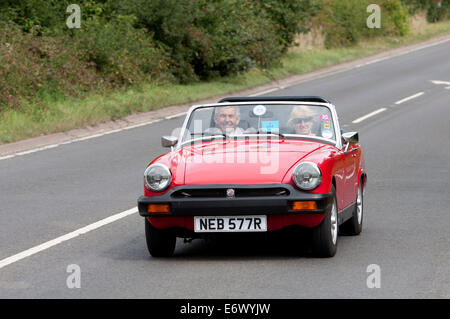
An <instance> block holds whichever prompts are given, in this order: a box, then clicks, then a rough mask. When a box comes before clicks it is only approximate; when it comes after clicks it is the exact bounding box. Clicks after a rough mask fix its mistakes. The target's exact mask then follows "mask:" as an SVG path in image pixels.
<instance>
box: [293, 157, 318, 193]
mask: <svg viewBox="0 0 450 319" xmlns="http://www.w3.org/2000/svg"><path fill="white" fill-rule="evenodd" d="M293 178H294V182H295V185H297V186H298V187H299V188H300V189H303V190H311V189H314V188H316V187H317V186H319V184H320V182H321V181H322V173H321V172H320V168H319V166H317V164H316V163H312V162H302V163H300V164H298V165H297V166H296V167H295V169H294V173H293Z"/></svg>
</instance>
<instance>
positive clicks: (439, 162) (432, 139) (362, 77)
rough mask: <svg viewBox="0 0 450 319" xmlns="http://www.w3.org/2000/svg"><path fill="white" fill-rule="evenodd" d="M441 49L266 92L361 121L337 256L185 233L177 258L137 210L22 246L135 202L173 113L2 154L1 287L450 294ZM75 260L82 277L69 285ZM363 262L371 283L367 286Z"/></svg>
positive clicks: (55, 293)
mask: <svg viewBox="0 0 450 319" xmlns="http://www.w3.org/2000/svg"><path fill="white" fill-rule="evenodd" d="M449 56H450V42H449V41H448V42H445V43H443V44H440V45H436V46H432V47H428V48H425V49H421V50H418V51H415V52H411V53H408V54H405V55H402V56H398V57H394V58H390V59H387V60H383V61H379V62H376V63H373V64H369V65H365V66H361V67H358V68H354V69H352V70H348V71H344V72H339V73H336V74H333V75H329V76H326V77H322V78H319V79H315V80H311V81H308V82H304V83H301V84H298V85H295V86H292V87H289V88H286V89H284V90H280V91H276V92H271V93H270V95H316V94H317V95H321V96H324V97H326V98H328V99H330V100H331V101H332V102H333V103H334V104H335V105H336V107H337V111H338V114H339V116H340V122H341V126H343V128H344V129H346V130H348V131H350V130H357V131H358V132H359V133H360V140H361V143H362V145H363V148H364V152H365V158H366V166H367V173H368V187H367V190H366V196H365V207H364V208H365V217H364V227H363V232H362V233H361V235H360V236H357V237H344V236H342V237H339V241H338V252H337V254H336V256H335V257H334V258H329V259H316V258H313V257H311V256H309V255H308V254H307V253H305V254H304V255H301V256H295V255H293V254H292V253H291V251H290V250H289V249H286V248H284V249H283V243H286V242H283V241H282V240H275V239H272V240H269V241H267V240H264V241H263V240H253V241H252V240H250V241H246V242H245V243H242V242H239V241H231V242H229V243H226V244H225V243H214V242H213V243H210V242H205V241H202V240H196V241H193V242H192V243H183V242H182V241H181V240H180V241H179V242H178V243H177V249H176V252H175V256H174V257H173V258H170V259H153V258H151V257H150V256H149V254H148V252H147V248H146V244H145V237H144V220H143V218H141V217H140V216H139V215H138V214H137V213H132V214H130V215H129V216H127V217H124V218H121V219H118V220H117V221H114V222H111V223H108V224H106V225H104V226H102V227H99V228H96V229H93V230H91V231H89V232H87V233H85V234H82V235H80V236H76V237H74V238H71V239H69V240H66V241H64V242H62V243H60V244H57V245H54V246H52V247H48V249H46V248H43V249H42V250H41V251H39V252H38V253H36V254H33V255H31V256H29V257H26V258H21V257H20V256H19V257H17V255H16V254H18V253H21V252H24V251H25V252H27V251H28V249H30V248H32V247H36V246H38V245H40V244H43V243H46V242H48V241H51V240H54V239H55V238H58V237H60V236H63V235H66V234H69V233H71V232H73V231H75V230H77V229H80V228H83V227H85V226H87V225H91V224H92V223H95V222H97V221H99V220H102V219H104V218H106V217H108V216H111V215H114V214H117V213H120V212H123V211H126V210H128V209H130V208H133V207H135V206H136V199H137V197H138V196H139V195H140V194H142V192H143V186H142V182H143V181H142V174H143V171H144V169H145V166H146V165H147V163H148V162H150V161H151V160H152V159H153V158H154V157H156V156H157V155H160V154H162V153H163V152H165V150H164V149H163V148H162V147H161V146H160V136H161V135H166V134H170V133H171V131H172V130H173V129H174V128H176V127H178V126H180V125H181V122H182V120H183V119H182V118H181V117H179V118H175V119H172V120H167V121H162V122H158V123H154V124H150V125H147V126H143V127H139V128H134V129H131V130H124V131H121V132H117V133H113V134H109V135H105V136H101V137H97V138H93V139H89V140H85V141H80V142H76V143H72V144H67V145H61V146H59V147H56V148H53V149H49V150H45V151H40V152H35V153H31V154H27V155H23V156H17V157H14V158H10V159H5V160H0V181H1V183H0V297H1V298H116V297H124V298H381V297H382V298H449V297H450V249H449V247H450V236H449V232H448V230H449V227H450V213H449V207H450V196H449V189H450V165H449V160H450V138H449V137H450V125H449V121H450V102H449V101H450V84H447V85H445V84H435V83H432V82H431V81H432V80H439V81H444V82H450V59H449ZM447 87H448V88H447ZM422 92H423V93H422ZM418 93H422V94H421V95H417V94H418ZM409 97H414V98H410V99H406V100H405V98H409ZM396 102H401V103H397V104H396ZM383 109H384V110H383ZM374 111H378V113H376V114H373V115H372V116H369V117H365V116H366V115H368V114H369V115H370V114H371V113H372V112H374ZM357 119H360V120H359V121H356V122H355V123H353V122H354V121H355V120H357ZM28 252H29V251H28ZM11 256H16V257H17V258H16V259H17V260H14V258H13V261H11V259H8V258H9V257H11ZM22 257H23V256H22ZM5 260H10V262H9V263H8V264H6V265H3V266H2V262H5ZM73 264H75V265H78V266H79V269H80V270H81V277H80V288H73V289H70V288H68V285H67V279H68V277H69V276H70V275H71V273H68V272H67V270H68V266H69V265H73ZM370 265H377V266H378V267H379V270H380V287H379V288H369V287H368V285H367V281H368V278H369V276H371V275H372V274H373V273H371V272H368V267H369V266H370ZM369 270H370V267H369ZM69 281H70V280H69Z"/></svg>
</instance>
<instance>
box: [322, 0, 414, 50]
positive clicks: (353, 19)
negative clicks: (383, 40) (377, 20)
mask: <svg viewBox="0 0 450 319" xmlns="http://www.w3.org/2000/svg"><path fill="white" fill-rule="evenodd" d="M371 3H373V1H371V0H323V2H322V5H323V9H322V12H321V13H320V14H319V17H318V19H319V21H320V22H319V23H320V25H321V26H323V29H324V32H325V46H326V47H327V48H332V47H339V46H349V45H354V44H356V43H357V42H358V41H359V40H360V39H361V38H363V37H375V36H379V35H382V34H383V35H400V36H403V35H405V34H407V33H408V31H409V20H408V17H409V15H408V11H407V8H406V7H405V6H404V5H403V4H402V3H401V1H400V0H382V1H377V2H376V3H377V4H378V5H379V6H380V7H381V28H379V29H377V28H373V29H370V28H368V27H367V18H368V17H369V15H368V13H367V6H368V5H369V4H371Z"/></svg>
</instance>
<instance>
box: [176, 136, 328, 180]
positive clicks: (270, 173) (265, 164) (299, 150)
mask: <svg viewBox="0 0 450 319" xmlns="http://www.w3.org/2000/svg"><path fill="white" fill-rule="evenodd" d="M323 146H324V144H322V143H320V142H315V141H301V140H284V141H283V140H278V139H276V138H275V139H271V140H266V139H264V140H261V139H260V140H259V141H258V140H247V141H245V140H228V141H220V142H219V141H213V142H206V143H201V144H195V145H192V146H187V147H185V148H184V150H183V157H184V160H185V163H186V165H185V175H184V183H185V184H261V183H262V184H271V183H281V181H282V179H283V177H284V175H285V174H286V172H287V171H288V170H289V168H291V167H292V166H293V165H294V164H295V163H297V162H298V161H299V160H301V159H302V158H303V157H305V156H306V155H308V154H310V153H311V152H313V151H315V150H317V149H319V148H321V147H323Z"/></svg>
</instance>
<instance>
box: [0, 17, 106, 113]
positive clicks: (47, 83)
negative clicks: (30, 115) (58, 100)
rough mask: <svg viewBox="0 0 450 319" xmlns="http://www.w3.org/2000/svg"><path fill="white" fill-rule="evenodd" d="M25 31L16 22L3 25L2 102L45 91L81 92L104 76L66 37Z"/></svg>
mask: <svg viewBox="0 0 450 319" xmlns="http://www.w3.org/2000/svg"><path fill="white" fill-rule="evenodd" d="M30 31H31V32H30V33H24V32H23V31H22V30H21V29H20V28H18V27H17V26H15V25H13V24H5V25H3V26H2V28H1V29H0V105H3V106H5V105H8V106H12V107H19V106H20V100H21V99H22V98H24V99H35V98H39V97H40V96H41V95H42V94H47V93H57V94H60V93H62V94H70V95H78V94H80V93H82V92H86V91H90V90H93V89H95V88H97V84H98V83H100V77H99V75H98V74H96V73H95V72H94V71H93V69H92V68H91V66H90V65H89V63H87V62H85V61H83V59H82V58H81V56H80V54H79V53H78V51H77V49H76V47H75V46H74V45H73V44H72V43H70V42H67V41H66V40H65V39H61V38H56V37H48V36H39V37H38V36H36V31H35V30H34V29H31V30H30Z"/></svg>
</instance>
